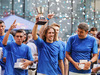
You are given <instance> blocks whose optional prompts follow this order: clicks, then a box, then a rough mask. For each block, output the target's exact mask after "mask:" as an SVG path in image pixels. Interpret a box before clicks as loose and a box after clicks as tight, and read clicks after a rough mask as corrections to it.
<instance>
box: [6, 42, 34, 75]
mask: <svg viewBox="0 0 100 75" xmlns="http://www.w3.org/2000/svg"><path fill="white" fill-rule="evenodd" d="M5 48H6V49H7V51H8V52H7V58H6V62H7V63H6V66H5V74H4V75H28V72H27V70H22V69H15V68H14V63H15V62H17V59H19V58H24V59H28V60H30V61H33V57H32V54H31V50H30V48H29V47H28V46H27V45H25V44H21V45H18V44H16V43H15V42H9V43H7V45H6V47H5Z"/></svg>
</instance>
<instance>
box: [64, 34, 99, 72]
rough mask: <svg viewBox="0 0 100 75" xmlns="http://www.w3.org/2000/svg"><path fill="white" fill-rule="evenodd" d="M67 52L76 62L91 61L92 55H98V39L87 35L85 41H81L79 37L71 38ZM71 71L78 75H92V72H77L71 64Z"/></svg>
mask: <svg viewBox="0 0 100 75" xmlns="http://www.w3.org/2000/svg"><path fill="white" fill-rule="evenodd" d="M66 51H67V52H70V53H71V57H72V59H73V60H74V61H75V62H79V60H88V61H89V60H91V53H93V54H97V53H98V49H97V43H96V39H95V38H94V37H92V36H90V35H87V37H86V38H85V39H79V37H78V35H74V36H71V37H70V38H69V40H68V42H67V46H66ZM69 71H71V72H76V73H91V70H90V69H89V70H77V69H76V68H75V67H74V65H73V64H72V63H69Z"/></svg>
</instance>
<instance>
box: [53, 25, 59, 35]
mask: <svg viewBox="0 0 100 75" xmlns="http://www.w3.org/2000/svg"><path fill="white" fill-rule="evenodd" d="M53 28H54V29H55V30H56V34H59V27H57V26H53Z"/></svg>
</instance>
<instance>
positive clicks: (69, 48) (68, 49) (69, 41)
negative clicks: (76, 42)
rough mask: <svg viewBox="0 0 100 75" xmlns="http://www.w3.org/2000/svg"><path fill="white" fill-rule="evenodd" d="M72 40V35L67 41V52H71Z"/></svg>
mask: <svg viewBox="0 0 100 75" xmlns="http://www.w3.org/2000/svg"><path fill="white" fill-rule="evenodd" d="M71 41H72V37H70V38H69V39H68V41H67V45H66V51H67V52H71V48H72V46H71Z"/></svg>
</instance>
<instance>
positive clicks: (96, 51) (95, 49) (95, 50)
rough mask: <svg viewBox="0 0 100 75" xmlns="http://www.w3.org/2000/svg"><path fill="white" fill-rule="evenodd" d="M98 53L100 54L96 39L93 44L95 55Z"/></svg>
mask: <svg viewBox="0 0 100 75" xmlns="http://www.w3.org/2000/svg"><path fill="white" fill-rule="evenodd" d="M97 53H98V47H97V41H96V39H95V40H94V43H93V54H97Z"/></svg>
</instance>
